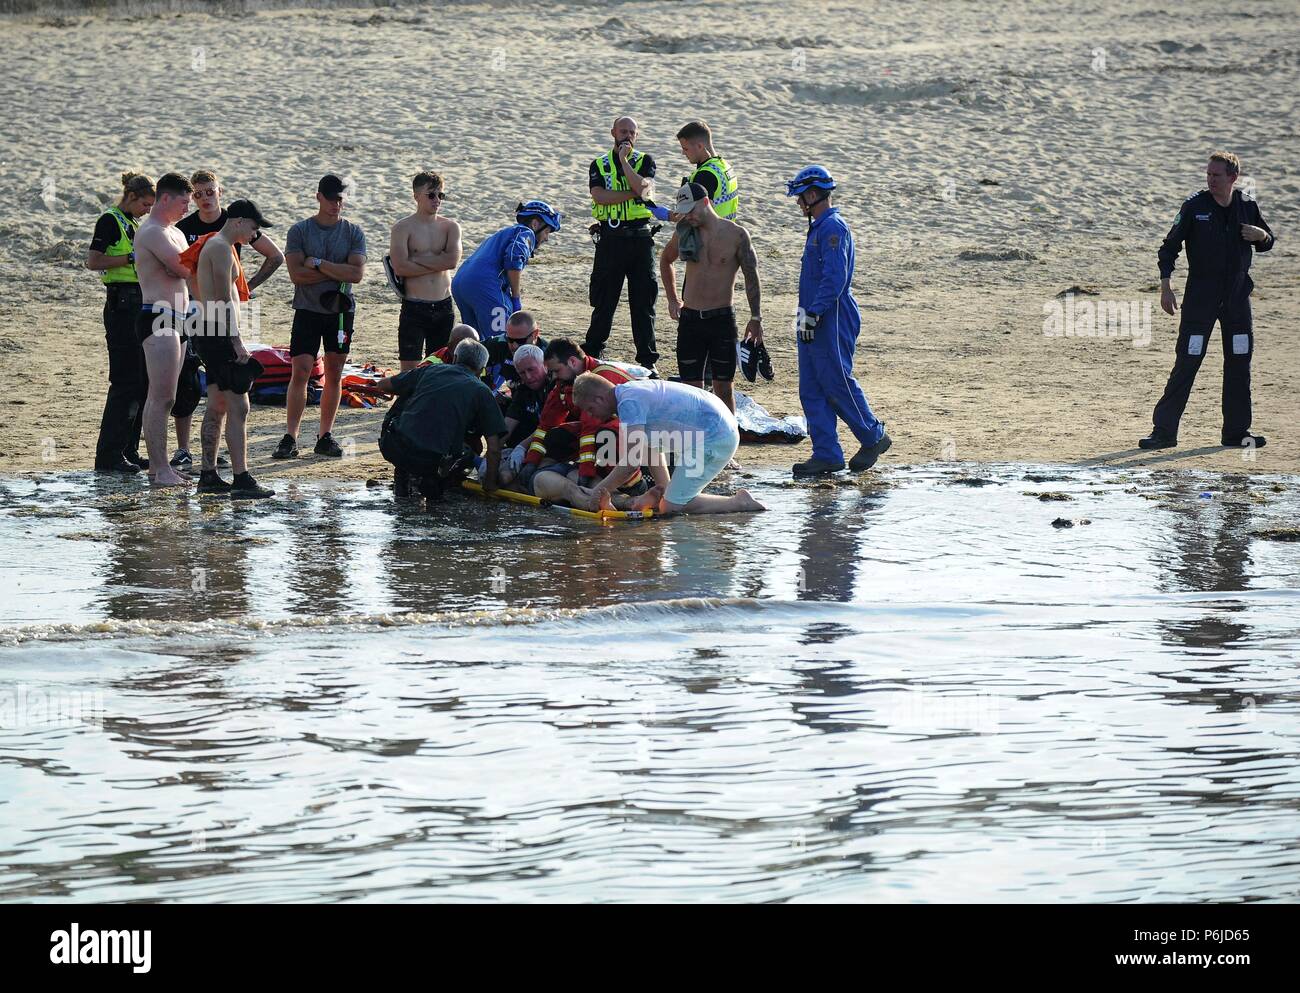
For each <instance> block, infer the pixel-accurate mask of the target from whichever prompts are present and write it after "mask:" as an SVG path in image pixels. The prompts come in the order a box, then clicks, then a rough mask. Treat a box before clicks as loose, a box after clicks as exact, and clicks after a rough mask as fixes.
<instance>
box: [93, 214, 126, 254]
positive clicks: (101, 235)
mask: <svg viewBox="0 0 1300 993" xmlns="http://www.w3.org/2000/svg"><path fill="white" fill-rule="evenodd" d="M120 237H122V227H121V225H120V223H119V222H118V220H117V218H116V217H114V216H113V215H112V214H109V213H103V214H100V215H99V220H97V221H96V222H95V232H94V234H92V235H91V236H90V250H91V251H92V252H107V251H108V248H109V246H110V245H116V244H117V239H118V238H120ZM126 237H127V240H128V241H130V242H131V244H133V245H134V244H135V228H134V227H132V226H131V225H130V224H128V225H127V226H126Z"/></svg>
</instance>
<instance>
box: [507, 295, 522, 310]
mask: <svg viewBox="0 0 1300 993" xmlns="http://www.w3.org/2000/svg"><path fill="white" fill-rule="evenodd" d="M523 309H524V302H523V300H521V299H519V297H511V298H510V313H512V314H517V313H519V311H521V310H523Z"/></svg>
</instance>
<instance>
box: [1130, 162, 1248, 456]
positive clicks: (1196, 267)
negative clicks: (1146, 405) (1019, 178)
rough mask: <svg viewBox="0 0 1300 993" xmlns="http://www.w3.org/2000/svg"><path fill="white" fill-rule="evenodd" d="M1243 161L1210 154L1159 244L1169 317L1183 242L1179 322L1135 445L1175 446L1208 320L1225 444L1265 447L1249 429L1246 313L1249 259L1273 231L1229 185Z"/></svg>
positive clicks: (1205, 340)
mask: <svg viewBox="0 0 1300 993" xmlns="http://www.w3.org/2000/svg"><path fill="white" fill-rule="evenodd" d="M1240 172H1241V163H1240V161H1239V160H1238V159H1237V156H1235V155H1233V154H1232V153H1231V152H1215V153H1214V154H1213V155H1211V156H1210V161H1209V163H1208V164H1207V165H1206V168H1205V181H1206V186H1207V188H1206V189H1204V190H1201V192H1199V193H1197V194H1195V195H1194V196H1191V197H1188V199H1187V200H1185V201H1184V202H1183V206H1182V209H1181V210H1179V212H1178V216H1177V217H1175V218H1174V226H1173V227H1172V228H1170V229H1169V233H1168V234H1167V235H1165V240H1164V242H1163V243H1162V244H1161V245H1160V252H1159V260H1160V307H1161V309H1163V310H1164V312H1165V313H1166V314H1170V315H1172V314H1173V313H1174V312H1175V311H1176V310H1178V298H1177V297H1176V296H1175V295H1174V291H1173V289H1172V288H1171V287H1170V285H1169V281H1170V279H1171V278H1172V277H1173V274H1174V263H1175V262H1176V261H1177V259H1178V251H1179V249H1180V247H1182V246H1184V245H1185V246H1186V248H1187V284H1186V286H1185V287H1184V289H1183V317H1182V320H1181V321H1180V322H1179V326H1178V343H1177V345H1176V346H1175V352H1176V358H1175V359H1174V368H1173V371H1172V372H1170V373H1169V381H1168V382H1167V383H1166V384H1165V392H1164V395H1163V396H1162V397H1161V398H1160V402H1159V403H1157V404H1156V409H1155V413H1154V414H1153V415H1152V422H1153V425H1154V429H1153V430H1152V432H1151V434H1150V435H1148V436H1147V437H1145V438H1143V439H1141V440H1140V441H1139V442H1138V445H1139V446H1140V447H1141V448H1148V449H1150V448H1172V447H1173V446H1174V445H1177V444H1178V422H1179V420H1180V419H1181V418H1182V416H1183V411H1184V410H1185V409H1186V407H1187V398H1188V397H1189V396H1190V395H1191V392H1192V383H1194V382H1195V381H1196V373H1197V370H1198V369H1200V367H1201V361H1202V360H1203V359H1204V358H1205V349H1206V345H1207V344H1208V343H1209V340H1210V332H1211V331H1213V330H1214V324H1215V322H1216V321H1217V322H1218V324H1219V333H1220V334H1222V335H1223V427H1222V430H1221V433H1220V438H1219V440H1220V441H1221V442H1222V443H1223V444H1224V445H1233V446H1236V445H1241V446H1245V447H1253V448H1263V447H1264V442H1265V439H1264V437H1263V436H1262V435H1252V434H1251V433H1250V418H1251V410H1250V357H1251V355H1252V354H1254V351H1255V333H1254V328H1253V325H1252V322H1251V316H1250V291H1251V288H1252V287H1253V286H1254V285H1255V284H1254V283H1253V282H1252V281H1251V278H1250V261H1251V257H1252V256H1253V255H1254V253H1255V252H1267V251H1269V250H1270V249H1271V248H1272V247H1273V244H1274V239H1273V232H1272V231H1271V230H1270V229H1269V226H1268V224H1267V223H1266V222H1265V220H1264V218H1263V217H1262V216H1261V215H1260V212H1259V204H1257V203H1256V202H1255V198H1254V197H1251V196H1247V195H1246V194H1245V193H1243V192H1242V191H1241V190H1236V189H1233V185H1234V184H1235V183H1236V180H1237V176H1238V174H1239V173H1240Z"/></svg>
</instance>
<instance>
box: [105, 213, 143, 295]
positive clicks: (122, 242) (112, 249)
mask: <svg viewBox="0 0 1300 993" xmlns="http://www.w3.org/2000/svg"><path fill="white" fill-rule="evenodd" d="M104 213H106V214H112V215H113V219H114V220H115V221H117V228H118V236H117V241H115V242H113V244H111V245H109V246H108V248H107V249H105V250H104V254H105V255H130V254H131V252H132V251H133V250H134V246H133V245H132V243H131V235H132V234H133V233H134V232H135V229H136V227H137V225H136V222H135V220H134V219H132V218H129V217H127V216H126V215H125V214H123V213H122V212H121V211H120V210H118V209H117V208H116V207H109V208H108V210H106V211H105V212H104ZM99 278H100V279H102V280H103V281H104V282H105V284H108V283H138V282H139V281H140V280H139V279H138V278H137V276H136V274H135V263H134V262H133V263H131V265H122V266H118V267H117V268H115V269H105V270H104V271H103V272H101V273H100V274H99Z"/></svg>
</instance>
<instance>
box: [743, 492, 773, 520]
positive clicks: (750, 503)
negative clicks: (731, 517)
mask: <svg viewBox="0 0 1300 993" xmlns="http://www.w3.org/2000/svg"><path fill="white" fill-rule="evenodd" d="M736 499H737V500H738V501H740V513H742V514H744V513H749V512H751V511H757V510H767V508H766V507H765V506H763V505H762V504H761V503H759V502H758V501H757V500H755V499H754V498H753V497H752V496H750V495H749V490H736Z"/></svg>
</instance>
